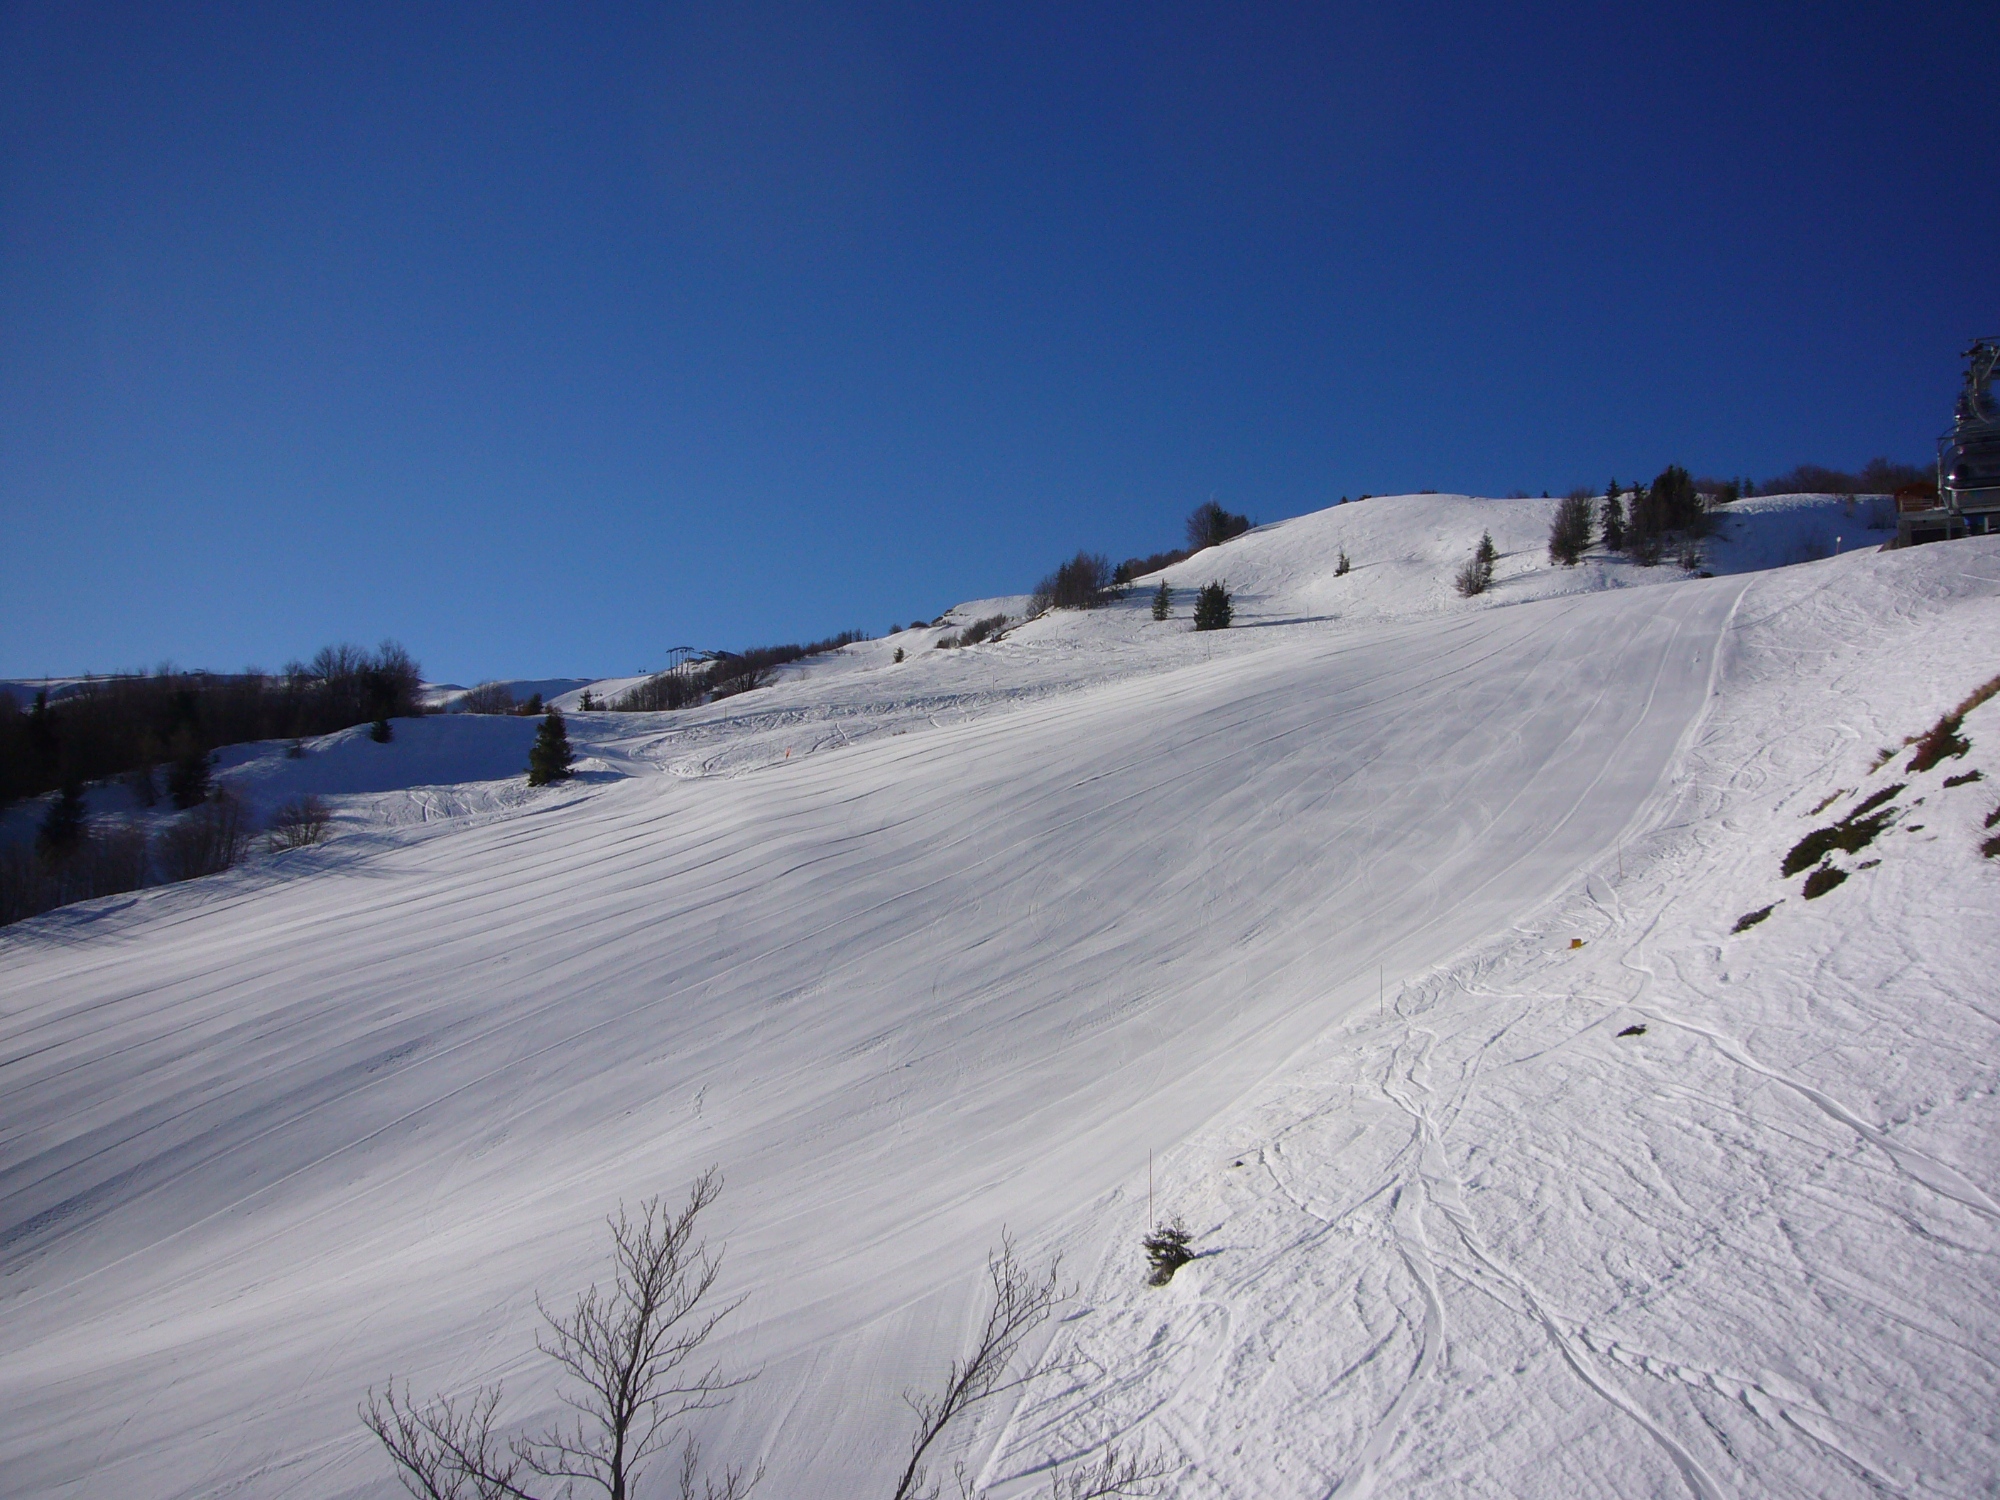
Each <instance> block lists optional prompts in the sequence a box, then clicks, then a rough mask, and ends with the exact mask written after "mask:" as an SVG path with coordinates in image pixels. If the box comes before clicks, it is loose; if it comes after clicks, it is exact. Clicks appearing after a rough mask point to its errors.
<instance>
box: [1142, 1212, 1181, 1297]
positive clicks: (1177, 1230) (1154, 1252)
mask: <svg viewBox="0 0 2000 1500" xmlns="http://www.w3.org/2000/svg"><path fill="white" fill-rule="evenodd" d="M1191 1238H1192V1236H1190V1235H1189V1234H1188V1232H1187V1227H1186V1226H1185V1225H1184V1224H1182V1223H1181V1221H1180V1220H1179V1219H1176V1220H1174V1221H1173V1223H1171V1224H1163V1225H1160V1226H1159V1227H1158V1228H1156V1229H1155V1230H1154V1231H1153V1232H1152V1233H1151V1234H1149V1235H1147V1236H1146V1238H1145V1239H1144V1240H1143V1241H1141V1243H1142V1244H1143V1245H1144V1246H1145V1249H1146V1263H1147V1265H1148V1266H1150V1267H1151V1270H1150V1272H1149V1273H1148V1275H1147V1277H1146V1280H1147V1282H1148V1283H1149V1284H1151V1285H1153V1286H1165V1285H1166V1284H1167V1283H1168V1282H1170V1281H1172V1280H1173V1279H1174V1272H1176V1271H1178V1270H1179V1269H1180V1268H1181V1267H1182V1266H1184V1265H1186V1264H1187V1263H1188V1262H1189V1261H1191V1260H1193V1259H1194V1250H1193V1249H1192V1248H1191V1246H1190V1243H1189V1241H1190V1240H1191Z"/></svg>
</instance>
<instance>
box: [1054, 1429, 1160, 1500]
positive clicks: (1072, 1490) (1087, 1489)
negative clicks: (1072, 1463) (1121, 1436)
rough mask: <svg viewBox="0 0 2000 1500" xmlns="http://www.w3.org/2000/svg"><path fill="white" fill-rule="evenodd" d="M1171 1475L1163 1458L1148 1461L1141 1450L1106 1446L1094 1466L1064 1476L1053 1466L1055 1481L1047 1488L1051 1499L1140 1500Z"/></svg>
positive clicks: (1114, 1445)
mask: <svg viewBox="0 0 2000 1500" xmlns="http://www.w3.org/2000/svg"><path fill="white" fill-rule="evenodd" d="M1173 1472H1174V1466H1173V1465H1172V1464H1170V1463H1168V1462H1167V1461H1166V1460H1165V1459H1154V1458H1148V1457H1147V1456H1146V1452H1145V1450H1144V1449H1143V1448H1135V1449H1133V1450H1132V1451H1131V1452H1130V1453H1127V1452H1124V1451H1122V1450H1121V1449H1120V1448H1119V1447H1118V1445H1117V1444H1116V1443H1107V1444H1105V1447H1104V1456H1103V1457H1102V1458H1100V1459H1098V1461H1097V1462H1096V1463H1094V1464H1090V1465H1088V1466H1086V1467H1085V1468H1082V1469H1077V1470H1074V1471H1072V1472H1071V1473H1070V1474H1069V1475H1067V1476H1065V1475H1064V1474H1063V1471H1062V1468H1061V1466H1060V1465H1058V1466H1057V1467H1056V1471H1055V1482H1054V1483H1053V1484H1051V1485H1050V1486H1049V1497H1050V1500H1112V1497H1113V1496H1120V1497H1127V1500H1140V1497H1144V1496H1151V1495H1153V1494H1155V1493H1157V1492H1156V1490H1155V1489H1154V1486H1155V1485H1156V1484H1158V1483H1159V1481H1160V1480H1162V1479H1165V1478H1167V1476H1169V1475H1170V1474H1172V1473H1173Z"/></svg>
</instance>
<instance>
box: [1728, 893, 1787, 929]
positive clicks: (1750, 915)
mask: <svg viewBox="0 0 2000 1500" xmlns="http://www.w3.org/2000/svg"><path fill="white" fill-rule="evenodd" d="M1777 909H1778V903H1777V902H1775V901H1773V902H1772V903H1771V904H1770V905H1769V906H1762V907H1759V908H1758V909H1757V910H1756V911H1747V912H1745V913H1744V914H1743V915H1742V916H1740V917H1738V918H1737V919H1736V925H1735V926H1734V927H1732V928H1730V929H1729V930H1730V932H1731V933H1732V934H1734V933H1738V932H1748V931H1749V930H1750V929H1751V928H1753V927H1755V926H1756V925H1757V924H1758V923H1759V922H1761V921H1763V920H1764V918H1766V917H1768V916H1770V915H1771V913H1772V912H1774V911H1776V910H1777Z"/></svg>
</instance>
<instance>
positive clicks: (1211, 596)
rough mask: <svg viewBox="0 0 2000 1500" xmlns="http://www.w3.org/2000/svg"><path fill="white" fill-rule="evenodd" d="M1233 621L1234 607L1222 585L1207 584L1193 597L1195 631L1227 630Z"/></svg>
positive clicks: (1234, 616) (1234, 617) (1227, 591)
mask: <svg viewBox="0 0 2000 1500" xmlns="http://www.w3.org/2000/svg"><path fill="white" fill-rule="evenodd" d="M1235 619H1236V606H1235V604H1234V603H1233V602H1232V601H1231V599H1230V597H1229V590H1228V589H1227V588H1226V587H1224V586H1223V585H1222V584H1220V583H1210V584H1207V585H1205V586H1204V587H1203V588H1202V591H1201V592H1200V593H1199V594H1197V595H1195V600H1194V628H1195V629H1196V630H1227V629H1228V628H1229V627H1230V625H1231V623H1232V622H1234V620H1235Z"/></svg>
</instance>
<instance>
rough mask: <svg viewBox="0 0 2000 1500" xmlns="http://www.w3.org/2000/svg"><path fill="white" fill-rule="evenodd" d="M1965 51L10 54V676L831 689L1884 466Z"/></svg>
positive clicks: (1781, 47) (1316, 36) (1303, 16)
mask: <svg viewBox="0 0 2000 1500" xmlns="http://www.w3.org/2000/svg"><path fill="white" fill-rule="evenodd" d="M1996 102H2000V25H1995V24H1994V20H1993V13H1992V11H1991V10H1990V8H1987V7H1976V6H1971V5H1964V6H1952V5H1935V6H1929V7H1905V6H1889V5H1884V6H1879V7H1833V6H1813V7H1806V6H1798V7H1784V8H1780V7H1774V6H1747V7H1746V6H1741V5H1735V6H1726V7H1725V6H1716V7H1701V6H1683V7H1673V8H1666V7H1662V8H1658V9H1649V10H1640V9H1637V8H1623V7H1615V6H1611V7H1607V6H1603V5H1592V6H1574V7H1556V6H1543V7H1532V8H1529V7H1522V8H1508V7H1476V8H1475V7H1469V6H1468V7H1455V6H1427V5H1421V4H1416V5H1399V6H1396V7H1383V6H1354V7H1305V6H1245V5H1227V6H1173V5H1143V6H1141V5H1134V6H1083V5H1074V4H1071V5H1050V6H1035V5H1031V4H1017V5H1007V6H930V5H915V4H911V5H901V6H890V5H885V6H858V5H856V6H817V5H808V4H800V5H769V6H766V5H758V4H732V5H718V6H710V7H695V6H685V7H683V6H657V5H645V6H637V5H635V6H620V5H608V4H607V5H589V4H574V5H571V4H555V3H536V4H505V3H481V4H476V5H473V4H468V5H462V6H454V5H446V4H426V5H418V6H411V5H407V4H395V5H389V4H380V5H377V4H368V3H360V0H345V3H341V4H325V5H317V6H307V5H288V4H282V3H269V0H266V3H260V4H256V5H243V6H231V5H194V4H189V5H174V6H156V5H144V6H108V5H90V4H62V5H58V4H44V3H29V4H12V3H10V4H6V5H5V6H4V7H3V8H0V526H3V527H4V532H0V534H4V536H5V538H6V542H7V544H8V545H7V548H6V551H7V556H8V561H9V564H10V566H9V567H8V571H7V584H6V587H5V589H4V591H0V675H6V676H19V675H33V674H40V673H43V672H50V673H68V672H77V671H83V670H86V669H89V670H97V671H105V670H111V669H116V668H121V667H133V666H144V665H149V664H152V663H154V662H157V661H160V660H162V659H172V660H174V661H176V662H178V663H180V664H182V665H184V666H206V667H211V668H215V669H222V670H226V669H232V668H236V667H240V666H244V665H246V664H260V665H263V666H266V667H276V666H279V665H281V664H282V663H283V662H284V661H285V660H286V659H287V658H289V657H293V656H302V655H307V654H310V652H311V651H312V650H314V649H315V648H317V647H318V646H319V645H321V644H324V643H326V642H328V641H333V640H339V639H351V640H355V641H359V642H363V643H373V642H374V641H377V640H379V639H381V638H383V637H385V636H393V637H396V638H398V639H400V640H401V641H402V642H403V643H404V644H405V645H407V646H408V647H409V648H410V649H411V650H412V651H413V652H414V653H415V654H416V655H417V656H418V658H419V659H420V660H421V661H422V662H423V663H424V665H425V667H426V670H427V672H428V673H429V674H430V675H431V676H433V677H436V678H440V679H447V678H448V679H454V680H458V681H472V680H475V679H478V678H482V677H488V676H547V675H559V674H579V675H584V674H596V673H612V672H623V671H631V670H634V669H637V668H639V667H641V666H650V665H655V664H657V663H659V662H660V660H661V658H662V655H663V652H664V649H665V648H666V647H667V646H670V645H677V644H690V645H695V646H728V647H740V646H743V645H747V644H752V643H761V642H766V641H776V640H786V639H795V638H805V637H812V636H820V635H825V634H829V633H831V632H833V631H835V630H839V629H842V628H845V627H850V626H854V627H859V628H862V629H865V630H868V631H870V632H871V633H879V632H881V631H883V630H884V629H886V628H887V626H888V625H889V624H890V623H891V622H906V621H908V620H910V619H913V618H915V617H917V616H920V615H929V614H932V613H935V612H936V611H938V610H939V609H941V608H943V607H944V606H946V605H948V604H951V603H953V602H955V601H957V600H958V599H961V598H968V597H976V596H980V595H986V594H993V593H1003V592H1013V591H1017V590H1024V589H1026V588H1028V587H1030V586H1032V584H1033V583H1034V581H1035V579H1036V578H1037V577H1038V576H1040V575H1041V574H1042V573H1043V572H1046V571H1047V570H1048V569H1049V568H1050V567H1052V566H1053V565H1054V564H1055V563H1056V562H1057V561H1059V560H1061V559H1062V558H1063V557H1065V556H1067V555H1069V554H1070V553H1072V552H1074V551H1075V550H1076V549H1077V548H1078V547H1087V548H1090V549H1092V550H1101V551H1104V552H1106V553H1109V554H1110V555H1111V556H1112V557H1113V558H1114V559H1116V558H1118V557H1123V556H1127V555H1130V554H1133V553H1141V552H1148V551H1152V550H1155V549H1157V548H1162V547H1166V546H1170V545H1174V544H1176V543H1177V541H1178V539H1179V534H1180V530H1181V521H1182V518H1183V517H1184V516H1185V515H1186V513H1187V512H1188V511H1189V510H1190V509H1191V508H1192V507H1193V506H1194V505H1196V504H1197V503H1199V502H1200V501H1202V500H1204V499H1207V498H1208V497H1210V496H1211V495H1213V496H1215V497H1216V498H1218V499H1220V500H1221V501H1222V502H1223V503H1225V504H1226V505H1228V506H1229V508H1231V509H1232V510H1241V511H1245V512H1247V513H1249V514H1250V515H1251V516H1252V517H1254V518H1256V519H1259V520H1273V519H1276V518H1278V517H1281V516H1285V515H1292V514H1297V513H1299V512H1302V511H1306V510H1312V509H1316V508H1318V507H1320V506H1322V505H1325V504H1328V503H1331V502H1332V501H1334V500H1337V499H1339V498H1340V497H1341V496H1342V495H1343V494H1347V495H1357V494H1359V493H1361V492H1363V491H1373V492H1377V493H1381V492H1386V491H1394V490H1406V489H1417V488H1434V489H1454V490H1470V491H1473V492H1478V493H1506V492H1508V491H1510V490H1514V489H1521V490H1526V491H1529V492H1531V493H1540V492H1541V491H1542V490H1543V489H1549V490H1552V491H1555V492H1557V493H1560V492H1561V491H1562V490H1564V489H1566V488H1568V487H1569V486H1571V485H1574V484H1578V483H1584V482H1588V483H1591V484H1595V485H1601V484H1602V483H1603V482H1604V480H1605V479H1606V478H1607V477H1608V476H1610V475H1617V476H1618V477H1620V478H1626V479H1630V478H1633V477H1650V475H1651V474H1653V473H1654V472H1656V471H1657V470H1658V469H1659V468H1660V467H1661V466H1663V465H1664V464H1666V463H1668V462H1680V463H1684V464H1686V465H1688V466H1689V467H1691V468H1693V469H1695V470H1696V471H1697V472H1714V473H1749V474H1752V475H1758V476H1765V475H1769V474H1772V473H1776V472H1779V471H1781V470H1783V469H1786V468H1789V467H1791V466H1792V465H1793V464H1795V463H1798V462H1801V461H1812V462H1818V463H1826V464H1833V465H1838V466H1844V467H1849V466H1855V465H1858V464H1860V463H1861V462H1862V461H1864V460H1865V459H1867V458H1869V457H1871V456H1872V455H1875V454H1877V453H1885V454H1889V455H1892V456H1895V457H1899V458H1904V459H1908V460H1913V461H1919V462H1921V461H1925V460H1926V459H1927V458H1928V456H1929V455H1930V453H1931V450H1932V444H1933V441H1934V439H1935V437H1936V434H1937V432H1938V431H1939V429H1940V428H1942V427H1943V426H1944V425H1945V424H1946V422H1947V420H1948V417H1949V411H1950V403H1951V398H1952V396H1953V393H1954V391H1955V388H1956V384H1957V380H1958V371H1959V362H1958V358H1957V355H1958V352H1959V350H1960V349H1961V348H1963V346H1964V344H1965V343H1966V342H1967V340H1968V339H1969V338H1970V337H1971V336H1973V335H1975V334H1981V333H1989V332H1994V331H1996V330H2000V195H1996V194H1995V192H1994V190H1993V180H1992V161H1993V150H1994V146H1995V121H1996V112H1995V104H1996Z"/></svg>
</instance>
